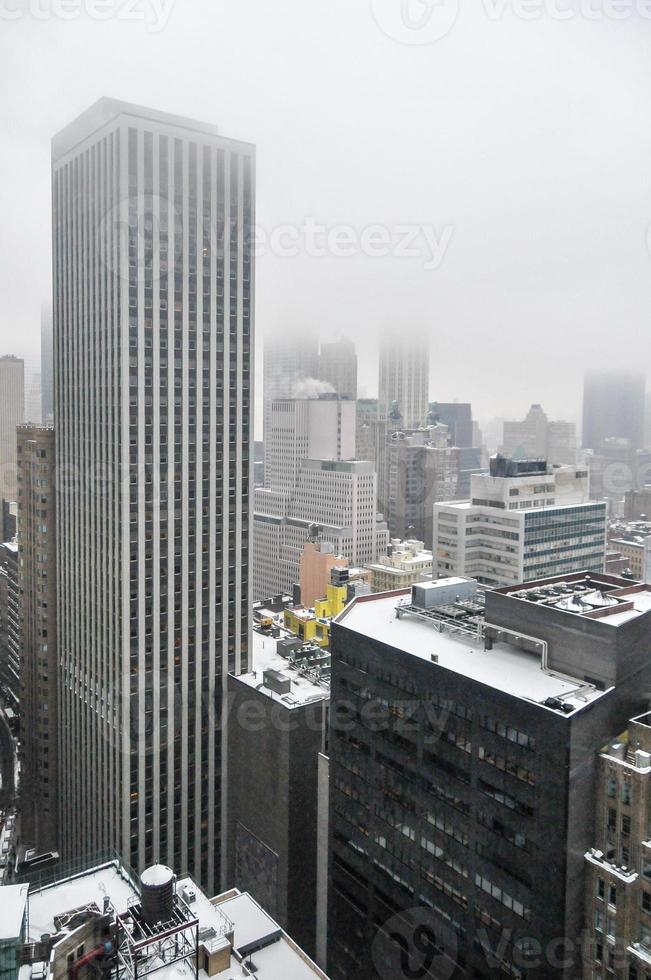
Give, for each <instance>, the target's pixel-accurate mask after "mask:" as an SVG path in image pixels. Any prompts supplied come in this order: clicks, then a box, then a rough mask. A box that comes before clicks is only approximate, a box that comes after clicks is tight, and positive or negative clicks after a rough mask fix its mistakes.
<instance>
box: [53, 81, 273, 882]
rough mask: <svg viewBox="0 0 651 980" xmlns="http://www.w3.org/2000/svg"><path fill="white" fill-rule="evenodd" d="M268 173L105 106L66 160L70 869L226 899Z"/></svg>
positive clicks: (65, 715)
mask: <svg viewBox="0 0 651 980" xmlns="http://www.w3.org/2000/svg"><path fill="white" fill-rule="evenodd" d="M254 161H255V150H254V147H253V146H251V145H250V144H248V143H242V142H237V141H235V140H231V139H227V138H225V137H222V136H220V135H219V134H218V131H217V129H216V128H215V127H214V126H210V125H206V124H204V123H199V122H196V121H194V120H191V119H184V118H180V117H177V116H171V115H167V114H165V113H161V112H157V111H154V110H150V109H144V108H141V107H138V106H133V105H128V104H125V103H121V102H115V101H112V100H109V99H102V100H100V101H99V102H98V103H96V104H95V105H94V106H93V107H92V108H91V109H89V110H88V111H87V112H85V113H84V114H83V115H82V116H80V117H79V118H78V119H77V120H76V121H75V122H73V123H71V124H70V125H69V126H68V127H67V128H66V129H64V130H63V131H62V132H61V133H59V134H58V135H57V136H56V137H55V138H54V141H53V208H54V229H53V236H54V352H55V353H54V356H55V417H56V422H57V458H58V459H57V463H58V468H59V472H60V473H61V474H64V475H65V485H64V486H63V487H62V488H60V491H59V493H58V499H57V528H58V545H59V557H58V592H59V602H58V639H59V663H60V671H61V685H60V695H61V698H60V705H59V713H60V718H61V765H60V770H61V785H60V799H61V801H62V804H61V811H60V816H61V838H62V849H63V854H64V856H65V857H67V858H68V857H72V856H73V855H74V856H76V857H77V856H83V855H89V856H90V855H93V854H94V853H95V852H96V851H99V850H106V849H107V848H115V849H116V850H117V851H118V852H119V853H121V854H122V855H123V856H124V857H125V858H126V860H128V861H129V862H130V864H131V865H132V866H134V867H135V868H138V869H142V868H144V867H146V866H148V865H149V864H151V863H152V862H155V861H162V862H164V863H165V864H167V865H170V866H171V867H176V868H184V869H187V870H188V872H191V873H192V874H193V875H194V876H195V877H196V879H197V880H199V881H200V882H201V883H202V884H203V885H204V886H205V887H206V889H207V890H208V891H209V892H211V893H212V892H213V891H214V890H215V888H216V887H217V885H218V882H219V874H220V865H221V854H222V833H223V821H222V787H223V786H224V785H225V765H226V754H225V752H224V746H223V744H222V741H223V737H224V736H223V734H222V726H221V694H222V689H223V687H224V685H225V678H226V675H227V674H228V673H229V672H235V673H238V672H239V671H240V670H241V669H247V667H248V661H249V624H248V599H249V596H248V586H247V581H248V556H249V506H248V500H249V492H250V486H252V481H251V467H252V459H251V455H250V446H251V439H252V433H251V415H252V402H251V390H250V385H251V377H252V355H253V349H252V348H253V339H252V338H253V323H252V318H253V303H252V297H253V286H254V282H253V279H254V270H253V262H252V258H251V254H250V251H249V249H248V247H247V243H249V242H250V241H251V233H252V227H253V220H254V216H253V210H254V167H255V162H254Z"/></svg>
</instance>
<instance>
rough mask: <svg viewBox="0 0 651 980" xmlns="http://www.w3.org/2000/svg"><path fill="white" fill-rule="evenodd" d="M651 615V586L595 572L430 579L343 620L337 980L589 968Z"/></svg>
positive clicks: (338, 659) (336, 752)
mask: <svg viewBox="0 0 651 980" xmlns="http://www.w3.org/2000/svg"><path fill="white" fill-rule="evenodd" d="M484 603H485V605H484ZM650 610H651V593H650V592H649V587H648V586H644V585H641V586H640V585H637V586H636V585H631V583H630V582H626V581H625V580H622V579H616V578H612V577H609V576H601V575H586V574H585V573H584V572H581V573H580V574H578V575H574V576H568V577H564V578H557V579H545V580H541V581H538V582H535V583H530V586H529V587H523V585H522V584H521V583H519V584H518V585H517V586H515V587H514V588H509V589H503V590H499V591H487V592H486V593H485V596H482V595H481V593H480V591H478V590H477V583H474V582H472V581H471V580H468V579H463V578H459V577H457V578H453V579H447V580H441V581H440V582H434V583H430V584H424V585H415V586H413V587H412V590H411V591H410V590H405V591H403V592H394V593H392V594H388V595H387V594H385V595H379V596H376V595H372V596H364V597H359V598H357V599H355V600H354V601H353V602H352V603H351V604H350V605H349V606H347V608H346V609H345V610H344V612H343V613H341V614H340V616H339V617H338V618H337V620H335V621H334V622H333V624H332V675H331V728H330V738H329V755H330V827H329V834H330V838H329V839H330V880H329V918H328V971H329V973H330V975H331V976H332V977H333V980H348V978H349V977H360V978H361V977H363V978H364V980H376V978H380V980H388V978H389V977H391V978H393V977H403V976H412V977H413V976H419V977H423V978H427V977H447V978H454V980H464V978H468V980H490V978H495V977H511V978H524V977H526V978H527V980H529V978H531V980H550V978H555V977H558V978H561V977H562V978H564V980H569V978H575V977H577V976H580V975H581V957H582V949H581V940H582V937H583V932H584V893H583V881H584V863H585V862H584V857H583V855H584V854H585V852H586V851H587V850H588V848H589V847H591V846H593V844H594V841H595V817H594V814H595V804H596V800H597V794H598V791H597V786H598V772H597V770H598V764H597V752H598V750H599V746H601V745H603V744H604V743H605V741H606V740H607V739H608V738H609V737H610V733H612V732H616V731H621V730H622V729H623V728H624V726H625V725H626V718H627V717H629V716H630V714H635V713H636V712H637V711H639V710H645V709H646V707H647V693H646V692H647V691H648V690H649V682H650V681H651V664H650V663H649V657H648V642H647V636H648V629H649V626H650V625H651V623H650V622H649V621H650V620H651V611H650ZM636 706H640V707H636ZM647 751H648V750H647ZM647 792H648V787H647ZM612 805H613V806H615V804H612ZM647 810H648V804H647ZM626 812H627V811H626V809H625V807H623V808H619V805H618V810H617V814H616V822H615V825H614V832H615V831H616V833H617V834H618V835H621V834H622V831H624V832H626V830H627V828H628V825H627V824H626V823H625V819H624V818H625V814H626ZM645 817H648V813H647V812H646V811H644V815H642V814H641V816H640V821H639V823H637V824H634V823H633V818H632V817H631V824H630V834H631V839H632V837H633V835H634V834H638V833H639V834H640V837H639V838H638V839H639V840H640V841H641V840H643V839H644V835H646V836H647V837H648V823H647V824H644V827H643V821H644V819H645ZM605 819H608V818H606V815H605V813H604V811H603V810H601V811H598V813H597V818H596V820H597V822H599V823H601V821H603V820H605ZM620 839H621V837H620ZM637 854H638V852H637V851H636V850H634V848H633V847H632V846H631V850H630V855H629V857H628V858H627V860H626V862H625V863H629V862H631V864H629V867H631V868H632V869H634V870H637V869H638V868H639V867H640V864H639V863H638V864H632V862H633V861H635V859H636V857H637ZM620 855H621V851H620V852H619V853H618V854H617V862H619V861H621V856H620ZM642 857H645V855H644V845H642V847H641V848H640V858H642ZM615 874H616V872H615V870H614V869H613V873H612V875H609V876H608V877H609V878H610V879H611V881H612V879H613V878H614V877H615ZM602 877H604V878H606V877H607V876H606V875H605V874H602ZM610 883H611V882H610V881H609V882H608V884H610ZM636 887H639V886H636ZM639 890H641V889H639ZM605 895H606V896H607V895H608V892H606V893H605ZM618 901H619V897H618ZM604 904H605V903H604ZM638 909H639V907H638ZM637 914H639V915H640V917H642V915H643V913H642V911H641V910H640V911H639V912H638V913H637ZM602 921H604V927H603V929H604V933H605V928H606V927H605V909H604V915H603V920H602ZM587 925H588V927H589V926H590V923H589V922H588V923H587ZM646 941H647V940H646V939H645V942H646ZM649 941H650V942H651V940H649ZM603 945H604V953H605V949H606V945H607V943H606V941H604V944H603ZM594 975H597V976H601V973H597V974H587V976H590V977H592V976H594ZM604 975H605V976H610V975H611V974H604ZM643 975H644V974H643V973H640V974H639V975H638V980H639V978H641V977H642V976H643Z"/></svg>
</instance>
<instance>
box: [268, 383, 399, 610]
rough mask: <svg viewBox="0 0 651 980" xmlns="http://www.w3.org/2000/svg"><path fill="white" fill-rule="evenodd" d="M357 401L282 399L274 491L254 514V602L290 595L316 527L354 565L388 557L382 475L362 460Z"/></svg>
mask: <svg viewBox="0 0 651 980" xmlns="http://www.w3.org/2000/svg"><path fill="white" fill-rule="evenodd" d="M355 416H356V403H355V402H354V401H347V400H342V399H339V398H337V397H335V396H328V395H326V396H322V397H321V398H314V399H295V400H291V399H281V400H278V401H275V402H274V403H273V405H272V407H271V411H270V414H269V418H270V428H269V435H268V443H269V448H270V452H269V455H268V457H267V458H268V461H269V463H268V485H267V486H265V487H264V488H262V487H258V488H257V489H256V490H255V497H254V515H253V558H252V583H253V584H252V592H253V599H254V600H258V599H264V598H267V597H268V596H271V595H278V594H280V593H281V592H287V591H289V590H290V589H291V587H292V585H293V584H294V583H296V582H298V580H299V564H300V557H301V554H302V552H303V547H304V545H305V542H306V541H307V540H308V538H309V537H310V535H311V533H312V529H313V527H314V525H317V526H318V527H320V528H321V538H322V540H324V541H328V542H329V543H331V544H332V545H333V546H334V548H335V552H336V553H337V554H341V555H343V556H344V557H346V558H348V559H349V561H350V563H351V565H357V566H360V565H363V564H365V563H366V562H369V561H374V560H375V558H376V557H377V556H378V555H382V554H385V553H386V547H387V544H388V531H387V529H386V525H385V524H384V523H383V522H382V521H381V520H380V518H379V516H378V514H377V477H376V474H375V467H374V464H373V463H372V462H369V461H356V460H355V459H354V456H355Z"/></svg>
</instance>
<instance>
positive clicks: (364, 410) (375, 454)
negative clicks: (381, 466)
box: [355, 398, 387, 464]
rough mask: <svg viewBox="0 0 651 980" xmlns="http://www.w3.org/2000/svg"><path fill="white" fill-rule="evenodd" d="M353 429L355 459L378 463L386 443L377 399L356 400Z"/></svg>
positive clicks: (384, 423)
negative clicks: (354, 426)
mask: <svg viewBox="0 0 651 980" xmlns="http://www.w3.org/2000/svg"><path fill="white" fill-rule="evenodd" d="M356 415H357V417H356V423H355V425H356V428H355V459H370V460H371V461H372V462H374V463H376V464H377V462H378V459H379V456H380V450H381V448H383V447H384V444H385V442H386V429H387V423H386V420H384V419H381V418H380V414H379V403H378V400H377V398H358V399H357V413H356Z"/></svg>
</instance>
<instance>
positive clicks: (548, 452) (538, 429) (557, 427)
mask: <svg viewBox="0 0 651 980" xmlns="http://www.w3.org/2000/svg"><path fill="white" fill-rule="evenodd" d="M502 440H503V441H502V452H503V454H504V455H505V456H510V457H511V458H512V459H546V460H548V461H549V462H550V463H551V464H552V465H553V466H575V465H576V463H577V445H576V426H575V424H574V422H552V421H550V420H549V419H548V418H547V415H546V414H545V412H544V411H543V408H542V405H532V406H531V408H530V409H529V411H528V412H527V414H526V416H525V418H524V419H523V420H522V421H521V422H514V421H508V420H507V421H505V422H504V430H503V436H502Z"/></svg>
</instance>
